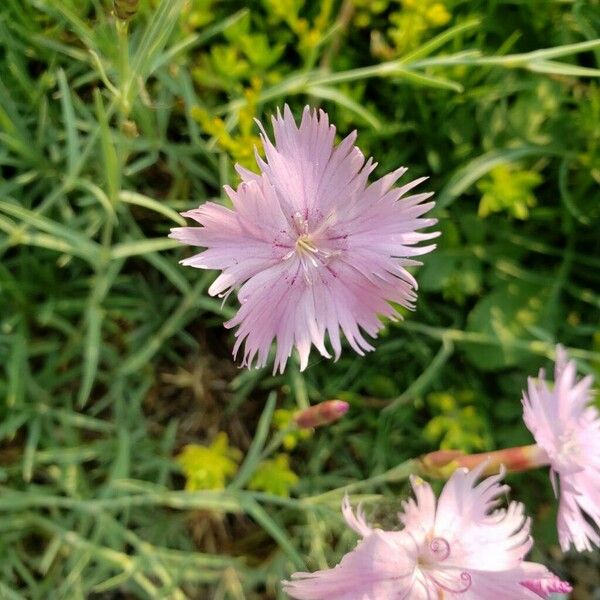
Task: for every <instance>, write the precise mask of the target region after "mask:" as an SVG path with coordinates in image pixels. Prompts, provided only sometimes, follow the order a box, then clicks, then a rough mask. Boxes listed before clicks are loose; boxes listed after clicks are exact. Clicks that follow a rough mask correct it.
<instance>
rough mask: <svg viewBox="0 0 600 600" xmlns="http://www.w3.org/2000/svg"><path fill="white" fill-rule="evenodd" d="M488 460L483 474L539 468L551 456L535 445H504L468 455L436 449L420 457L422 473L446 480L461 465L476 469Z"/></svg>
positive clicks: (545, 463) (458, 451)
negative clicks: (502, 469) (501, 469)
mask: <svg viewBox="0 0 600 600" xmlns="http://www.w3.org/2000/svg"><path fill="white" fill-rule="evenodd" d="M483 462H486V463H487V464H486V466H485V469H484V471H483V473H484V474H485V475H492V474H494V473H497V472H498V471H499V470H500V467H502V466H503V467H504V468H505V469H506V470H507V471H508V472H509V473H510V472H512V473H518V472H519V471H527V470H529V469H536V468H537V467H541V466H545V465H547V464H548V456H547V455H546V453H545V452H544V451H543V450H542V449H541V448H539V447H538V446H537V445H536V444H532V445H531V446H518V447H516V448H505V449H503V450H496V451H494V452H481V453H479V454H465V453H464V452H461V451H460V450H436V451H435V452H430V453H429V454H425V455H424V456H422V457H421V458H420V459H419V465H420V472H421V473H422V474H424V475H428V476H429V477H437V478H440V479H447V478H448V477H450V475H452V473H453V472H454V471H455V470H456V469H458V468H459V467H466V468H467V469H469V470H470V469H474V468H475V467H478V466H479V465H480V464H481V463H483Z"/></svg>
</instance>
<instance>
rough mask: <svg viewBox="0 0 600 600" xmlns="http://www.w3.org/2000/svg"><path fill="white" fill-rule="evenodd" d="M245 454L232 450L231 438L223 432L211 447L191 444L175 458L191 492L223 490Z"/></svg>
mask: <svg viewBox="0 0 600 600" xmlns="http://www.w3.org/2000/svg"><path fill="white" fill-rule="evenodd" d="M241 459H242V453H241V452H240V451H239V450H238V449H237V448H231V447H230V446H229V439H228V438H227V434H226V433H224V432H220V433H219V434H217V436H216V437H215V439H214V441H213V443H212V444H211V445H210V446H200V445H198V444H188V445H187V446H185V447H184V448H183V450H182V451H181V452H180V453H179V454H178V455H177V456H176V457H175V460H176V461H177V463H178V464H179V466H180V467H181V470H182V471H183V473H184V475H185V478H186V482H185V489H186V490H187V491H188V492H194V491H197V490H222V489H223V488H224V487H225V482H226V480H227V479H228V478H229V477H231V476H232V475H234V474H235V473H236V471H237V468H238V465H239V463H240V460H241Z"/></svg>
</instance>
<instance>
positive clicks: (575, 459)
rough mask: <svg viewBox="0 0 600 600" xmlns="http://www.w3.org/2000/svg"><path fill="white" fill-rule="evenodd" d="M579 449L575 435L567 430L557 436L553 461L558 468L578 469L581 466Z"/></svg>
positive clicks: (572, 431)
mask: <svg viewBox="0 0 600 600" xmlns="http://www.w3.org/2000/svg"><path fill="white" fill-rule="evenodd" d="M580 455H581V449H580V447H579V441H578V439H577V434H576V433H575V431H574V430H573V429H569V430H567V431H565V432H563V433H561V434H560V435H559V436H558V440H557V449H556V456H555V460H556V462H557V464H558V466H559V468H563V469H572V468H576V469H578V468H579V466H580V465H581V459H580Z"/></svg>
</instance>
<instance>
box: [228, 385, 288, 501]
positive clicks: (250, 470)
mask: <svg viewBox="0 0 600 600" xmlns="http://www.w3.org/2000/svg"><path fill="white" fill-rule="evenodd" d="M276 403H277V393H276V392H274V391H273V392H271V393H270V394H269V397H268V398H267V403H266V404H265V408H264V409H263V411H262V414H261V415H260V419H259V421H258V427H257V428H256V431H255V433H254V439H253V440H252V444H251V445H250V448H249V450H248V453H247V454H246V458H245V459H244V462H243V463H242V466H241V467H240V470H239V471H238V473H237V475H236V477H235V479H234V480H233V481H232V482H231V485H230V486H229V489H231V490H237V489H240V488H242V487H244V485H245V484H246V483H247V482H248V480H249V479H250V478H251V477H252V475H253V474H254V471H256V468H257V467H258V463H259V462H260V455H261V453H262V450H263V448H264V445H265V442H266V440H267V436H268V435H269V429H270V427H271V420H272V418H273V411H274V410H275V405H276Z"/></svg>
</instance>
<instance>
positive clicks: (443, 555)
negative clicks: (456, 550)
mask: <svg viewBox="0 0 600 600" xmlns="http://www.w3.org/2000/svg"><path fill="white" fill-rule="evenodd" d="M429 549H430V550H431V552H432V554H433V555H434V556H435V558H436V559H437V560H446V559H447V558H448V557H449V556H450V544H449V543H448V540H446V539H444V538H443V537H436V538H433V539H432V540H431V543H430V544H429Z"/></svg>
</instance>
